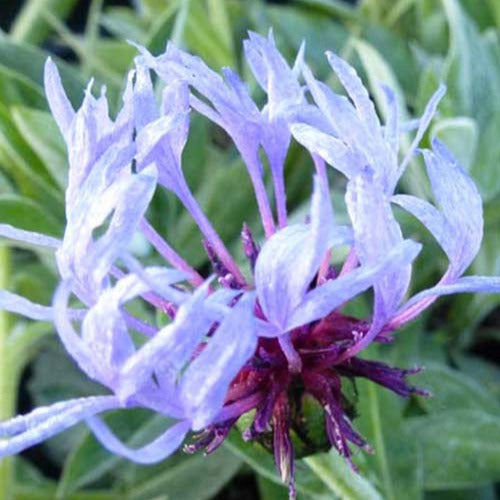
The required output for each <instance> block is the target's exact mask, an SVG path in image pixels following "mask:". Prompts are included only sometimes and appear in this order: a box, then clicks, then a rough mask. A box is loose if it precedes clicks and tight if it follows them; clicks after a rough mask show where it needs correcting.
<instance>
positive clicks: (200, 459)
mask: <svg viewBox="0 0 500 500" xmlns="http://www.w3.org/2000/svg"><path fill="white" fill-rule="evenodd" d="M240 467H241V461H240V460H238V459H237V458H235V456H234V455H233V453H231V452H230V451H229V450H226V449H224V448H221V449H219V450H218V451H217V452H215V453H214V454H212V455H209V456H208V457H205V456H203V455H195V456H192V457H189V458H188V459H187V460H184V461H182V462H181V463H180V464H179V465H177V466H174V467H171V468H168V467H166V468H165V471H164V472H163V473H161V474H156V475H155V477H153V478H151V479H150V480H148V481H146V482H144V483H141V484H138V485H134V486H133V487H132V488H130V489H128V491H127V495H126V498H127V500H143V499H145V498H157V497H159V498H161V495H165V496H166V497H167V498H172V499H174V498H182V500H208V499H210V498H212V497H213V496H214V495H215V494H216V493H217V492H218V491H219V490H220V489H221V488H222V487H223V486H224V485H225V484H226V483H227V482H228V481H229V480H230V479H231V477H232V476H234V474H236V473H237V472H238V470H239V468H240Z"/></svg>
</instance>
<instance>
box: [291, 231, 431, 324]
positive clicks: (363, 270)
mask: <svg viewBox="0 0 500 500" xmlns="http://www.w3.org/2000/svg"><path fill="white" fill-rule="evenodd" d="M421 248H422V246H421V245H420V244H418V243H415V242H414V241H411V240H405V241H404V242H402V243H400V244H399V245H398V246H397V247H396V248H393V249H392V250H391V251H389V252H388V253H387V254H386V255H385V258H384V259H382V260H380V261H379V262H378V263H376V264H372V265H363V266H361V267H359V268H357V269H355V270H354V271H351V272H350V273H348V274H345V275H343V276H341V277H339V278H336V279H334V280H328V281H326V282H325V283H324V284H323V285H321V286H319V287H317V288H315V289H313V290H311V291H310V292H309V293H307V295H306V296H305V299H304V300H303V302H302V304H300V306H299V307H298V308H297V309H296V310H295V311H294V313H293V314H292V316H291V317H290V319H289V321H288V324H287V325H286V329H287V330H291V329H293V328H297V327H299V326H302V325H305V324H307V323H311V322H312V321H316V320H318V319H320V318H323V317H325V316H326V315H328V314H329V313H331V312H332V311H334V310H335V309H336V308H337V307H339V306H340V305H342V304H343V303H344V302H346V301H348V300H350V299H351V298H353V297H355V296H356V295H358V294H359V293H361V292H363V291H365V290H367V289H368V288H370V287H371V286H372V285H373V284H375V283H377V282H378V281H379V280H380V279H381V277H383V276H387V275H390V274H392V273H394V272H395V271H396V270H397V269H399V268H400V267H405V266H407V265H409V264H410V263H411V262H412V261H413V260H414V259H415V257H416V256H417V254H418V252H419V251H420V249H421Z"/></svg>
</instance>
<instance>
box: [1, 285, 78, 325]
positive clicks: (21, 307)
mask: <svg viewBox="0 0 500 500" xmlns="http://www.w3.org/2000/svg"><path fill="white" fill-rule="evenodd" d="M0 311H9V312H11V313H15V314H21V315H22V316H26V317H27V318H30V319H34V320H37V321H52V320H53V319H54V311H53V308H52V307H47V306H42V305H40V304H35V303H34V302H31V301H30V300H28V299H26V298H24V297H21V296H20V295H16V294H15V293H11V292H8V291H7V290H0ZM68 315H69V316H70V317H71V318H73V319H82V318H83V317H84V315H85V310H84V309H69V310H68Z"/></svg>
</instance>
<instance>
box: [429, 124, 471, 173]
mask: <svg viewBox="0 0 500 500" xmlns="http://www.w3.org/2000/svg"><path fill="white" fill-rule="evenodd" d="M430 136H431V138H432V139H434V138H435V137H437V138H438V139H439V140H441V141H442V142H444V143H445V144H446V146H447V147H448V148H449V149H450V151H451V152H452V153H453V155H454V156H455V158H456V159H457V160H458V162H459V163H460V165H462V166H463V167H464V168H465V169H466V170H468V171H469V170H470V169H471V167H472V165H473V164H474V157H475V154H476V148H477V143H478V138H479V130H478V126H477V123H476V121H475V120H474V119H472V118H468V117H457V118H447V119H444V120H439V121H438V122H437V123H435V124H434V125H433V126H432V128H431V132H430Z"/></svg>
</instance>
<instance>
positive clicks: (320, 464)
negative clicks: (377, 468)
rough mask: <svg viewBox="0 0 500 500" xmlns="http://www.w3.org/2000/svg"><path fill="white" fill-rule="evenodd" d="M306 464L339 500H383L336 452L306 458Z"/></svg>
mask: <svg viewBox="0 0 500 500" xmlns="http://www.w3.org/2000/svg"><path fill="white" fill-rule="evenodd" d="M304 462H305V463H306V464H307V465H308V466H309V467H310V469H311V470H312V471H313V472H314V473H315V474H316V476H318V477H319V478H320V479H321V480H322V481H323V482H324V483H325V485H326V486H328V488H329V489H330V491H331V492H332V493H333V494H334V495H336V496H338V497H339V498H343V499H345V500H382V497H381V496H380V494H379V493H378V491H377V490H376V489H375V488H374V487H373V486H372V485H371V484H370V483H369V482H368V481H367V480H366V479H365V478H363V477H362V476H361V475H359V474H357V473H356V472H354V471H353V470H352V469H351V468H350V467H349V466H348V465H347V463H346V461H345V459H344V458H343V457H341V456H340V455H339V454H338V453H337V452H336V451H335V450H332V451H331V452H330V453H328V454H321V455H314V456H311V457H307V458H304ZM407 498H409V497H407Z"/></svg>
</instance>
